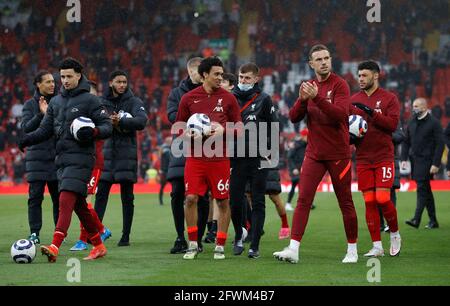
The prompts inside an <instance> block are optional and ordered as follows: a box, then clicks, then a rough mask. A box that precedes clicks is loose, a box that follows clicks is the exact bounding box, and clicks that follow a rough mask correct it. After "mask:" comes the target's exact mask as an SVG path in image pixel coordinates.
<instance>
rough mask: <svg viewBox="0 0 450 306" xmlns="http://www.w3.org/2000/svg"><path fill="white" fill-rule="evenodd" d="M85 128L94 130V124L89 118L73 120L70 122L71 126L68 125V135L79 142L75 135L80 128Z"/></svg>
mask: <svg viewBox="0 0 450 306" xmlns="http://www.w3.org/2000/svg"><path fill="white" fill-rule="evenodd" d="M86 126H89V127H91V128H95V124H94V122H93V121H92V119H91V118H88V117H78V118H75V119H74V120H73V121H72V124H71V125H70V133H72V135H73V137H74V138H75V139H76V140H78V141H79V139H78V136H77V133H78V131H79V130H80V129H81V128H83V127H86Z"/></svg>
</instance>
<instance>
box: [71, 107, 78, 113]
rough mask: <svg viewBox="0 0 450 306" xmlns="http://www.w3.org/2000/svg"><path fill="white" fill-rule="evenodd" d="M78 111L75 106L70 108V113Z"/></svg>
mask: <svg viewBox="0 0 450 306" xmlns="http://www.w3.org/2000/svg"><path fill="white" fill-rule="evenodd" d="M78 111H79V110H78V108H76V107H74V108H72V110H71V112H72V113H76V112H78Z"/></svg>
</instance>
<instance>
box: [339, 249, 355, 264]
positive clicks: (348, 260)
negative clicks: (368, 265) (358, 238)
mask: <svg viewBox="0 0 450 306" xmlns="http://www.w3.org/2000/svg"><path fill="white" fill-rule="evenodd" d="M357 262H358V252H354V251H349V252H347V254H346V255H345V257H344V259H343V260H342V263H357Z"/></svg>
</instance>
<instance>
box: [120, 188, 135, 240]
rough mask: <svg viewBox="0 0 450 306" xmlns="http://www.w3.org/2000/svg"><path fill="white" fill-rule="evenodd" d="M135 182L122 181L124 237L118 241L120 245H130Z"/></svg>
mask: <svg viewBox="0 0 450 306" xmlns="http://www.w3.org/2000/svg"><path fill="white" fill-rule="evenodd" d="M133 189H134V183H133V182H128V181H127V182H121V183H120V198H121V200H122V217H123V227H122V237H121V238H120V240H119V242H118V244H117V245H118V246H129V245H130V234H131V226H132V224H133V216H134V191H133Z"/></svg>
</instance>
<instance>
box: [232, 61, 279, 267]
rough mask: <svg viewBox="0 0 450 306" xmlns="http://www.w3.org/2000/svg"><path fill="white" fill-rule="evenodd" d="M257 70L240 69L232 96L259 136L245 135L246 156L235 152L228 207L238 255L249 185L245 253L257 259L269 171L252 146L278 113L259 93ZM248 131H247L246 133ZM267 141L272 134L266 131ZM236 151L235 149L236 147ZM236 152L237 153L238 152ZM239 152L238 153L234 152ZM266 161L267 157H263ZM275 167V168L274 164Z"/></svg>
mask: <svg viewBox="0 0 450 306" xmlns="http://www.w3.org/2000/svg"><path fill="white" fill-rule="evenodd" d="M258 81H259V68H258V66H256V65H255V64H253V63H248V64H245V65H243V66H241V67H240V68H239V84H238V86H237V87H235V88H234V90H233V94H234V95H235V97H236V98H237V100H238V103H239V107H240V109H241V117H242V122H243V123H244V125H246V126H248V124H249V123H256V127H257V133H258V137H256V139H250V137H249V134H248V133H246V135H245V146H246V147H245V156H244V157H242V156H238V155H237V154H236V152H235V155H234V158H232V159H231V177H230V205H231V219H232V221H233V226H234V230H235V233H236V234H235V240H234V248H233V253H234V255H241V254H242V252H243V251H244V246H243V243H242V233H243V208H244V203H245V202H244V196H245V185H246V183H247V181H249V182H250V184H251V187H250V193H251V198H252V222H251V224H252V225H251V226H252V229H251V232H252V235H251V243H250V249H249V252H248V257H249V258H253V259H256V258H259V256H260V254H259V241H260V239H261V234H262V231H263V227H264V220H265V216H266V213H265V210H266V206H265V205H266V204H265V190H266V180H267V173H268V168H264V167H262V165H261V161H262V160H263V158H265V156H261V155H260V152H259V151H258V148H259V147H256V148H255V149H256V152H257V155H256V156H252V154H251V151H252V147H253V146H255V145H256V146H257V145H258V144H259V143H260V142H262V141H268V144H270V141H269V139H267V140H263V139H258V138H259V129H260V128H261V127H260V126H259V124H260V123H263V122H265V123H267V125H268V128H269V129H270V126H271V123H272V122H278V117H277V112H276V110H275V107H274V106H273V104H272V99H271V98H270V96H269V95H268V94H266V93H264V92H262V90H261V88H260V87H259V84H258ZM246 132H247V131H246ZM267 135H268V138H269V137H270V135H271V133H270V130H268V131H267ZM235 149H236V147H235ZM238 151H239V150H238ZM237 153H238V152H237ZM266 158H268V157H266ZM273 167H276V165H273Z"/></svg>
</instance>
